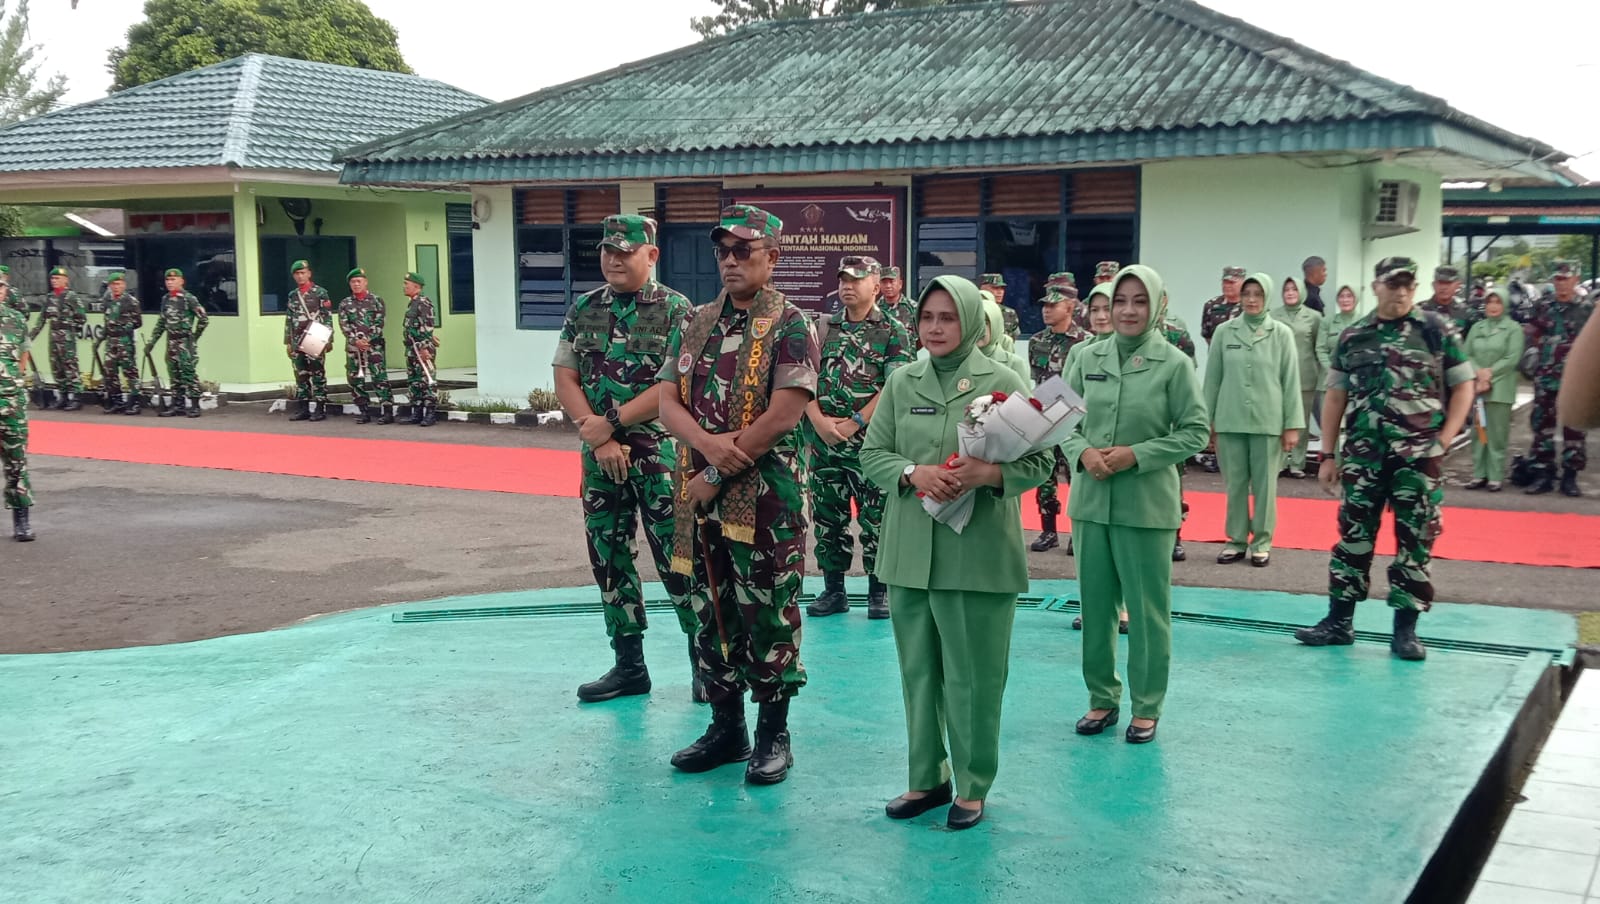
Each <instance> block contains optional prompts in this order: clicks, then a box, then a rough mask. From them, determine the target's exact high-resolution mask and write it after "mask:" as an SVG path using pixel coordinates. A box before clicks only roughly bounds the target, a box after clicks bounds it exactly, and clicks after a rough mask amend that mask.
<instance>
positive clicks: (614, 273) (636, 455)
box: [552, 215, 705, 703]
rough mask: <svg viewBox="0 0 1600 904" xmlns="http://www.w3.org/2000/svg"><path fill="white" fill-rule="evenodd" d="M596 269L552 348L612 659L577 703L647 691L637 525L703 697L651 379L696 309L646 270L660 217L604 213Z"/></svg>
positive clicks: (667, 439) (674, 455) (673, 457)
mask: <svg viewBox="0 0 1600 904" xmlns="http://www.w3.org/2000/svg"><path fill="white" fill-rule="evenodd" d="M601 229H602V230H603V231H602V238H601V239H600V268H601V270H602V272H603V273H604V274H605V278H606V285H605V286H603V287H601V288H599V289H596V290H594V291H593V292H589V293H587V294H584V295H580V296H579V297H578V299H577V300H576V301H574V302H573V303H572V308H571V309H570V310H568V311H567V318H566V321H565V322H564V323H563V324H562V327H561V338H560V340H559V341H558V343H557V345H556V354H555V359H554V361H553V362H552V363H553V364H554V368H555V386H556V395H557V396H559V397H560V398H561V406H562V407H563V408H565V409H566V411H567V415H568V416H569V417H571V419H572V422H573V423H574V424H576V425H577V427H578V435H579V438H581V439H582V440H583V478H582V485H581V490H582V494H583V521H584V528H585V531H586V536H587V540H588V543H587V546H588V550H589V565H590V567H591V568H592V569H593V570H594V577H595V582H596V583H597V584H598V585H599V587H600V607H601V611H602V612H603V613H604V614H605V627H606V636H607V637H608V638H610V640H611V649H612V651H613V652H614V654H615V660H616V662H615V665H614V666H613V667H612V668H611V669H610V670H609V671H607V672H606V673H605V674H604V675H602V676H600V678H599V679H597V680H595V681H590V682H588V683H586V684H583V685H580V686H579V687H578V699H579V700H582V701H585V702H588V703H597V702H600V701H602V700H611V699H613V698H616V697H623V696H629V695H635V694H647V693H649V692H650V672H649V670H648V669H647V668H646V667H645V662H644V634H645V630H646V629H647V628H648V627H649V623H648V620H647V619H646V617H645V611H644V591H643V589H642V587H641V585H640V582H639V571H638V568H637V567H636V566H635V565H634V558H635V555H636V553H635V545H634V532H635V529H636V523H637V522H636V519H637V521H642V522H643V523H644V534H645V541H646V542H647V543H648V545H649V547H650V554H651V556H652V558H653V559H654V560H655V566H656V573H657V574H659V575H660V576H661V582H662V584H664V585H665V586H666V589H667V596H668V597H669V598H670V599H671V600H672V606H673V609H674V611H676V612H677V615H678V626H679V627H680V628H682V629H683V633H684V634H686V635H687V636H688V638H689V672H690V674H691V675H694V676H696V678H695V681H694V685H693V688H694V698H695V699H696V700H697V701H700V702H704V701H705V689H704V686H703V685H702V684H701V683H700V681H699V680H698V670H697V669H695V643H694V635H695V631H696V629H697V628H698V627H699V621H698V620H697V619H696V618H695V614H694V609H693V607H692V606H691V605H690V600H689V578H688V577H687V576H686V575H682V574H678V573H677V572H674V571H673V570H672V555H671V553H672V529H673V497H672V469H673V467H674V466H675V465H676V464H677V461H678V445H677V443H676V442H674V441H673V439H672V436H671V434H669V433H667V431H666V428H664V427H662V426H661V422H660V421H659V420H658V419H657V415H658V413H659V409H660V405H661V393H660V392H658V391H657V390H656V375H657V374H658V373H660V371H661V368H662V365H664V364H665V363H666V361H667V349H668V347H669V346H671V345H672V344H673V343H674V342H676V341H678V340H679V338H680V337H681V334H682V331H683V323H684V321H685V319H687V318H688V316H689V311H690V310H691V308H692V305H691V304H690V303H689V299H687V298H685V297H683V296H682V295H680V294H678V293H677V292H675V291H673V290H672V289H671V288H668V287H667V286H664V285H662V284H661V283H659V282H656V281H655V279H653V278H652V277H651V272H652V270H653V269H654V268H655V265H656V261H657V260H658V259H659V258H660V256H661V250H660V248H658V247H657V245H656V221H655V220H652V219H650V218H649V217H642V216H636V215H623V216H613V217H607V218H606V220H605V222H604V223H603V224H602V226H601Z"/></svg>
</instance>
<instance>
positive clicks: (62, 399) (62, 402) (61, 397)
mask: <svg viewBox="0 0 1600 904" xmlns="http://www.w3.org/2000/svg"><path fill="white" fill-rule="evenodd" d="M50 407H51V408H54V409H55V410H57V411H60V410H61V409H63V408H65V407H67V394H66V393H65V392H62V391H61V390H59V389H57V390H56V402H55V404H54V405H51V406H50Z"/></svg>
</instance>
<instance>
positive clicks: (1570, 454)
mask: <svg viewBox="0 0 1600 904" xmlns="http://www.w3.org/2000/svg"><path fill="white" fill-rule="evenodd" d="M52 353H53V352H52ZM1560 389H1561V375H1560V374H1558V373H1556V374H1544V373H1541V374H1539V375H1537V376H1535V377H1534V379H1533V409H1532V411H1531V412H1530V413H1529V415H1528V420H1529V426H1531V427H1532V428H1533V448H1532V452H1533V461H1534V465H1535V466H1536V467H1537V469H1538V471H1539V473H1541V474H1554V473H1555V469H1556V428H1557V424H1556V393H1557V392H1558V391H1560ZM1560 458H1561V467H1562V468H1564V469H1571V470H1573V471H1582V470H1583V469H1584V467H1585V466H1586V465H1587V464H1588V461H1589V455H1588V449H1587V448H1585V434H1584V432H1583V431H1582V430H1573V429H1571V428H1568V427H1562V428H1561V456H1560Z"/></svg>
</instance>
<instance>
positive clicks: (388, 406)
mask: <svg viewBox="0 0 1600 904" xmlns="http://www.w3.org/2000/svg"><path fill="white" fill-rule="evenodd" d="M378 423H380V424H392V423H394V403H393V402H384V403H383V413H382V414H381V415H379V416H378Z"/></svg>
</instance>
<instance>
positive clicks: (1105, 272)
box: [1094, 261, 1122, 279]
mask: <svg viewBox="0 0 1600 904" xmlns="http://www.w3.org/2000/svg"><path fill="white" fill-rule="evenodd" d="M1121 269H1122V264H1121V263H1119V262H1117V261H1101V262H1100V263H1098V264H1095V265H1094V278H1095V279H1110V278H1111V277H1113V276H1116V275H1117V271H1118V270H1121Z"/></svg>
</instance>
